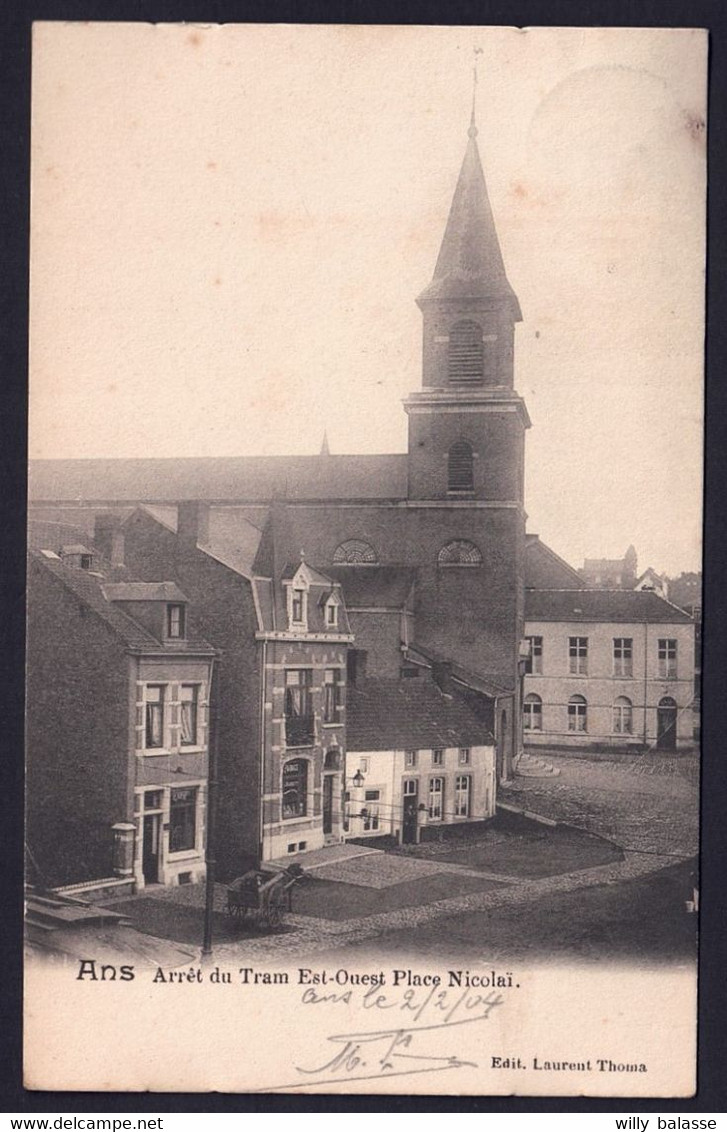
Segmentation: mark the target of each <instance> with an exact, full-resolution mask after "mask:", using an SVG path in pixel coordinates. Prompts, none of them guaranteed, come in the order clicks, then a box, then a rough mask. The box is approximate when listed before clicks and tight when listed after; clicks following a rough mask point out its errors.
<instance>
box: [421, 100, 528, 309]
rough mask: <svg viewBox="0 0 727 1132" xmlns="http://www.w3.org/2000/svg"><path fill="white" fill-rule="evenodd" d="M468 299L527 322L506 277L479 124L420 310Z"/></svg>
mask: <svg viewBox="0 0 727 1132" xmlns="http://www.w3.org/2000/svg"><path fill="white" fill-rule="evenodd" d="M467 298H476V299H495V300H499V301H503V300H505V301H507V302H508V303H509V304H510V307H511V310H512V316H513V318H514V319H515V321H516V322H519V321H520V320H521V319H522V314H521V313H520V304H519V303H518V300H517V296H516V295H515V292H514V291H513V289H512V287H511V286H510V284H509V282H508V279H507V275H506V274H505V264H504V263H503V259H502V252H501V251H500V243H499V240H498V238H497V231H496V230H495V220H494V217H493V215H492V207H491V205H490V198H489V196H488V194H487V185H486V184H485V174H484V172H483V170H482V162H481V161H480V153H479V149H478V147H477V127H476V126H475V124H474V120H473V122H472V124H471V126H470V128H469V141H468V143H467V149H466V151H465V155H464V160H463V162H462V168H461V169H460V173H459V180H458V181H457V187H456V189H455V191H454V198H453V200H452V207H451V208H450V210H449V219H448V220H447V226H446V228H445V231H444V238H443V239H442V246H441V248H440V250H439V257H438V259H437V264H436V267H435V268H434V277H433V279H432V282H431V283H430V284H429V286H428V287H427V288H426V289H425V290H424V291H423V292H422V294H421V295H420V296H419V299H418V300H417V301H418V302H419V305H420V306H421V305H423V304H426V303H429V302H431V301H432V300H436V299H467Z"/></svg>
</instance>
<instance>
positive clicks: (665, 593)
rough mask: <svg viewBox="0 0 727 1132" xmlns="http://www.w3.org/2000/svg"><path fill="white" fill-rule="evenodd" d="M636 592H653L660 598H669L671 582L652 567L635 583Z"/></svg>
mask: <svg viewBox="0 0 727 1132" xmlns="http://www.w3.org/2000/svg"><path fill="white" fill-rule="evenodd" d="M634 589H635V590H651V592H652V593H655V594H658V595H659V597H663V598H668V597H669V581H668V579H667V578H665V577H664V575H663V574H657V572H656V570H654V568H653V567H652V566H649V567H647V569H646V570H644V572H643V574H640V575H639V577H638V578H637V579H636V582H635V583H634Z"/></svg>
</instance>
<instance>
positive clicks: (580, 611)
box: [525, 589, 692, 624]
mask: <svg viewBox="0 0 727 1132" xmlns="http://www.w3.org/2000/svg"><path fill="white" fill-rule="evenodd" d="M525 620H526V621H606V622H608V621H615V622H631V621H646V622H650V623H652V622H653V623H658V624H668V623H682V624H688V623H689V622H691V620H692V619H691V617H689V616H688V615H687V614H686V613H685V612H684V611H683V610H682V609H677V607H676V606H675V605H672V604H671V602H668V601H665V600H664V598H662V597H659V596H658V594H656V593H653V592H652V591H650V590H592V589H587V590H586V589H581V590H527V591H526V594H525Z"/></svg>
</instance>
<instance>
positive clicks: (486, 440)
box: [404, 111, 530, 777]
mask: <svg viewBox="0 0 727 1132" xmlns="http://www.w3.org/2000/svg"><path fill="white" fill-rule="evenodd" d="M417 302H418V305H419V307H420V309H421V311H422V315H423V323H424V326H423V330H424V342H423V368H422V386H421V389H420V390H418V391H417V392H415V393H412V394H410V396H409V397H407V399H406V400H405V402H404V408H405V410H406V412H407V414H408V418H409V448H408V456H407V470H408V484H407V492H408V499H407V506H408V508H409V510H410V512H411V513H412V514H416V515H417V516H418V517H419V519H418V529H417V535H418V539H419V542H420V544H423V543H424V542H426V546H424V545H420V550H419V555H420V562H422V563H424V564H425V565H422V566H420V568H419V581H418V591H417V593H418V601H417V615H416V616H417V639H418V640H419V642H420V643H421V644H422V645H423V646H425V647H428V648H430V649H431V650H432V651H433V652H434V653H438V654H440V655H442V656H445V657H451V658H452V659H454V660H455V661H456V662H457V663H460V664H462V665H463V666H464V667H466V668H467V669H468V670H469V671H470V672H473V673H478V674H479V675H480V676H481V677H482V678H484V679H486V680H489V681H490V682H491V685H492V686H493V687H494V688H496V689H500V690H501V691H502V695H500V694H499V693H498V698H497V705H498V706H497V719H496V727H495V730H496V736H497V749H498V767H499V775H500V777H503V776H506V775H507V773H508V768H509V767H511V766H512V759H513V758H514V757H515V756H516V755H517V754H518V752H519V750H520V749H521V739H522V733H521V732H522V729H521V712H522V705H521V702H520V701H521V696H522V687H521V685H522V680H521V677H520V675H519V672H520V651H521V641H522V637H523V632H524V605H525V582H524V569H525V518H526V516H525V511H524V507H523V490H524V472H523V469H524V454H525V431H526V429H528V428H529V427H530V420H529V417H528V413H527V409H526V408H525V403H524V401H523V399H522V398H521V397H520V396H519V394H518V393H516V392H515V389H514V374H513V341H514V334H515V324H516V323H517V322H520V321H521V318H522V315H521V313H520V304H519V303H518V300H517V297H516V295H515V292H514V291H513V289H512V287H511V286H510V283H509V282H508V279H507V275H506V274H505V265H504V263H503V259H502V252H501V251H500V244H499V241H498V238H497V232H496V230H495V222H494V219H493V215H492V208H491V206H490V201H489V197H488V194H487V186H486V184H485V177H484V173H483V171H482V163H481V161H480V154H479V149H478V146H477V127H476V125H475V120H474V111H473V114H472V120H471V123H470V127H469V131H468V142H467V149H466V152H465V155H464V161H463V162H462V168H461V170H460V173H459V179H458V181H457V187H456V189H455V193H454V199H453V201H452V207H451V209H450V212H449V218H448V220H447V226H446V228H445V232H444V238H443V240H442V245H441V248H440V251H439V256H438V258H437V263H436V266H435V269H434V277H433V278H432V281H431V283H430V284H429V286H428V287H426V288H425V290H424V291H423V292H422V294H421V295H420V296H419V298H418V300H417ZM412 541H413V540H412Z"/></svg>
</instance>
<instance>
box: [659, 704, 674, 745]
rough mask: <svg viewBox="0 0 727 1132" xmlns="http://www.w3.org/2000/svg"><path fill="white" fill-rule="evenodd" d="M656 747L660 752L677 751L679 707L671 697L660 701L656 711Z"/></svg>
mask: <svg viewBox="0 0 727 1132" xmlns="http://www.w3.org/2000/svg"><path fill="white" fill-rule="evenodd" d="M656 746H657V749H658V750H660V751H675V750H676V746H677V705H676V702H675V701H674V700H673V699H672V698H671V696H664V699H663V700H659V706H658V707H657V709H656Z"/></svg>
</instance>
